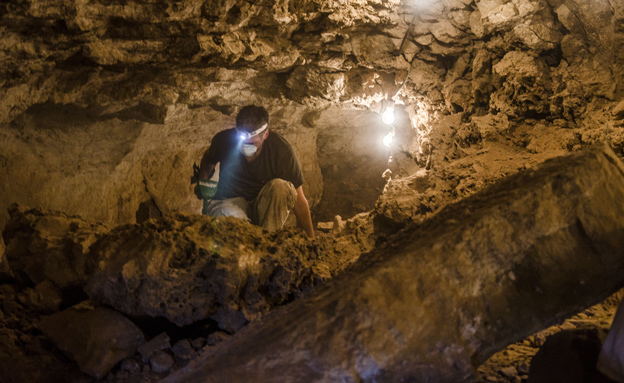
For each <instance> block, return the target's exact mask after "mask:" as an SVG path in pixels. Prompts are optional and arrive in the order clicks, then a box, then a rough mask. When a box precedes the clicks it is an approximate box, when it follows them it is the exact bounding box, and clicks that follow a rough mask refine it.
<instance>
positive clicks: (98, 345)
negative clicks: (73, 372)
mask: <svg viewBox="0 0 624 383" xmlns="http://www.w3.org/2000/svg"><path fill="white" fill-rule="evenodd" d="M39 327H40V328H41V330H42V331H43V332H44V334H46V335H47V336H49V337H50V338H51V339H52V340H53V341H54V342H55V343H56V345H57V346H58V348H59V349H60V350H62V351H63V352H64V353H65V354H66V355H67V356H68V357H70V358H71V359H74V360H76V361H77V362H78V366H80V370H81V371H83V372H85V373H87V374H89V375H90V376H92V377H94V378H95V379H102V378H103V377H104V376H106V374H107V373H108V372H109V371H110V369H111V368H112V367H113V366H115V365H116V364H117V363H118V362H119V361H121V360H123V359H125V358H127V357H129V356H132V355H134V353H135V352H136V349H137V347H138V346H139V345H141V344H142V343H144V342H145V339H144V338H143V334H142V333H141V330H140V329H139V328H138V327H136V325H135V324H134V323H132V322H131V321H129V320H128V319H127V318H125V317H124V316H123V315H122V314H120V313H118V312H116V311H113V310H110V309H106V308H103V307H98V308H95V309H94V308H92V307H72V308H70V309H68V310H65V311H62V312H58V313H56V314H53V315H50V316H47V317H44V318H43V319H42V320H41V323H40V324H39Z"/></svg>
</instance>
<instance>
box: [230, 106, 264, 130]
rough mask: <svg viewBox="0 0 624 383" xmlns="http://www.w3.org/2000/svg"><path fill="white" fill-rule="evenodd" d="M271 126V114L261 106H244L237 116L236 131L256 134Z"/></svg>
mask: <svg viewBox="0 0 624 383" xmlns="http://www.w3.org/2000/svg"><path fill="white" fill-rule="evenodd" d="M268 124H269V113H268V112H267V111H266V109H264V108H263V107H261V106H255V105H247V106H244V107H243V108H242V109H241V110H240V111H239V112H238V115H236V129H238V130H240V131H245V132H254V131H256V130H258V129H261V128H262V127H263V126H264V125H268Z"/></svg>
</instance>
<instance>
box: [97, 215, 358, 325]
mask: <svg viewBox="0 0 624 383" xmlns="http://www.w3.org/2000/svg"><path fill="white" fill-rule="evenodd" d="M91 250H92V251H91V257H92V259H95V260H97V261H98V262H97V265H96V266H95V272H94V274H93V276H92V278H91V279H90V281H89V283H88V284H87V286H86V288H85V291H86V292H87V294H88V295H89V297H90V298H91V300H92V301H93V302H94V303H95V304H97V305H108V306H111V307H113V308H115V309H117V310H118V311H121V312H123V313H125V314H127V315H130V316H133V317H164V318H166V319H168V320H169V321H171V322H173V323H175V324H177V325H178V326H184V325H188V324H191V323H193V322H196V321H200V320H203V319H207V318H212V319H214V320H216V321H217V323H218V324H219V326H220V327H221V328H222V329H224V330H227V331H229V332H235V331H237V330H238V329H239V328H241V327H242V326H243V325H245V324H246V323H247V322H248V321H250V320H253V319H255V318H257V317H259V316H260V315H262V314H263V313H266V312H267V311H268V310H269V309H270V308H271V307H273V306H276V305H279V304H282V303H284V302H288V301H290V300H292V299H293V298H294V297H296V296H298V295H300V294H301V293H302V292H304V291H306V290H308V289H310V288H311V287H312V286H314V285H317V284H319V283H321V282H323V281H325V280H328V279H330V278H332V277H333V275H334V274H335V273H337V272H338V271H340V270H341V269H343V268H344V267H346V266H347V265H348V264H350V263H351V262H353V260H354V259H355V258H354V256H355V255H354V254H352V253H351V255H349V253H344V252H342V251H341V250H340V248H339V247H335V246H334V244H333V242H330V241H325V242H323V241H322V240H319V241H316V242H313V241H310V240H308V239H307V238H306V237H305V236H304V235H303V234H301V233H296V232H294V231H279V232H275V233H268V232H267V231H265V230H263V229H262V228H260V227H258V226H254V225H251V224H248V223H246V222H244V221H242V220H240V219H236V218H231V217H220V218H216V219H213V218H211V217H205V216H198V215H194V216H188V215H183V214H173V215H169V216H166V217H164V218H162V219H160V220H156V221H148V222H145V223H143V224H141V225H127V226H121V227H118V228H116V229H114V230H112V231H111V232H110V233H109V234H108V235H106V236H105V237H103V238H102V239H101V240H100V241H99V242H98V243H96V244H94V245H93V246H92V248H91Z"/></svg>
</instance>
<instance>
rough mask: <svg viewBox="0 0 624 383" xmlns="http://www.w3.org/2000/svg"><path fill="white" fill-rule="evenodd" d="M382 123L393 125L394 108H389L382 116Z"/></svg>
mask: <svg viewBox="0 0 624 383" xmlns="http://www.w3.org/2000/svg"><path fill="white" fill-rule="evenodd" d="M381 121H383V122H384V123H386V124H388V125H390V124H392V123H393V122H394V108H392V107H387V108H386V110H384V112H383V113H382V114H381Z"/></svg>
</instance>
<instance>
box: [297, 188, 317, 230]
mask: <svg viewBox="0 0 624 383" xmlns="http://www.w3.org/2000/svg"><path fill="white" fill-rule="evenodd" d="M293 211H294V212H295V217H297V226H299V227H300V228H302V229H303V231H305V233H306V235H307V236H308V238H310V239H314V228H313V226H312V216H311V215H310V205H308V200H307V199H306V197H305V195H303V186H299V187H298V188H297V201H296V202H295V207H294V208H293Z"/></svg>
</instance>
